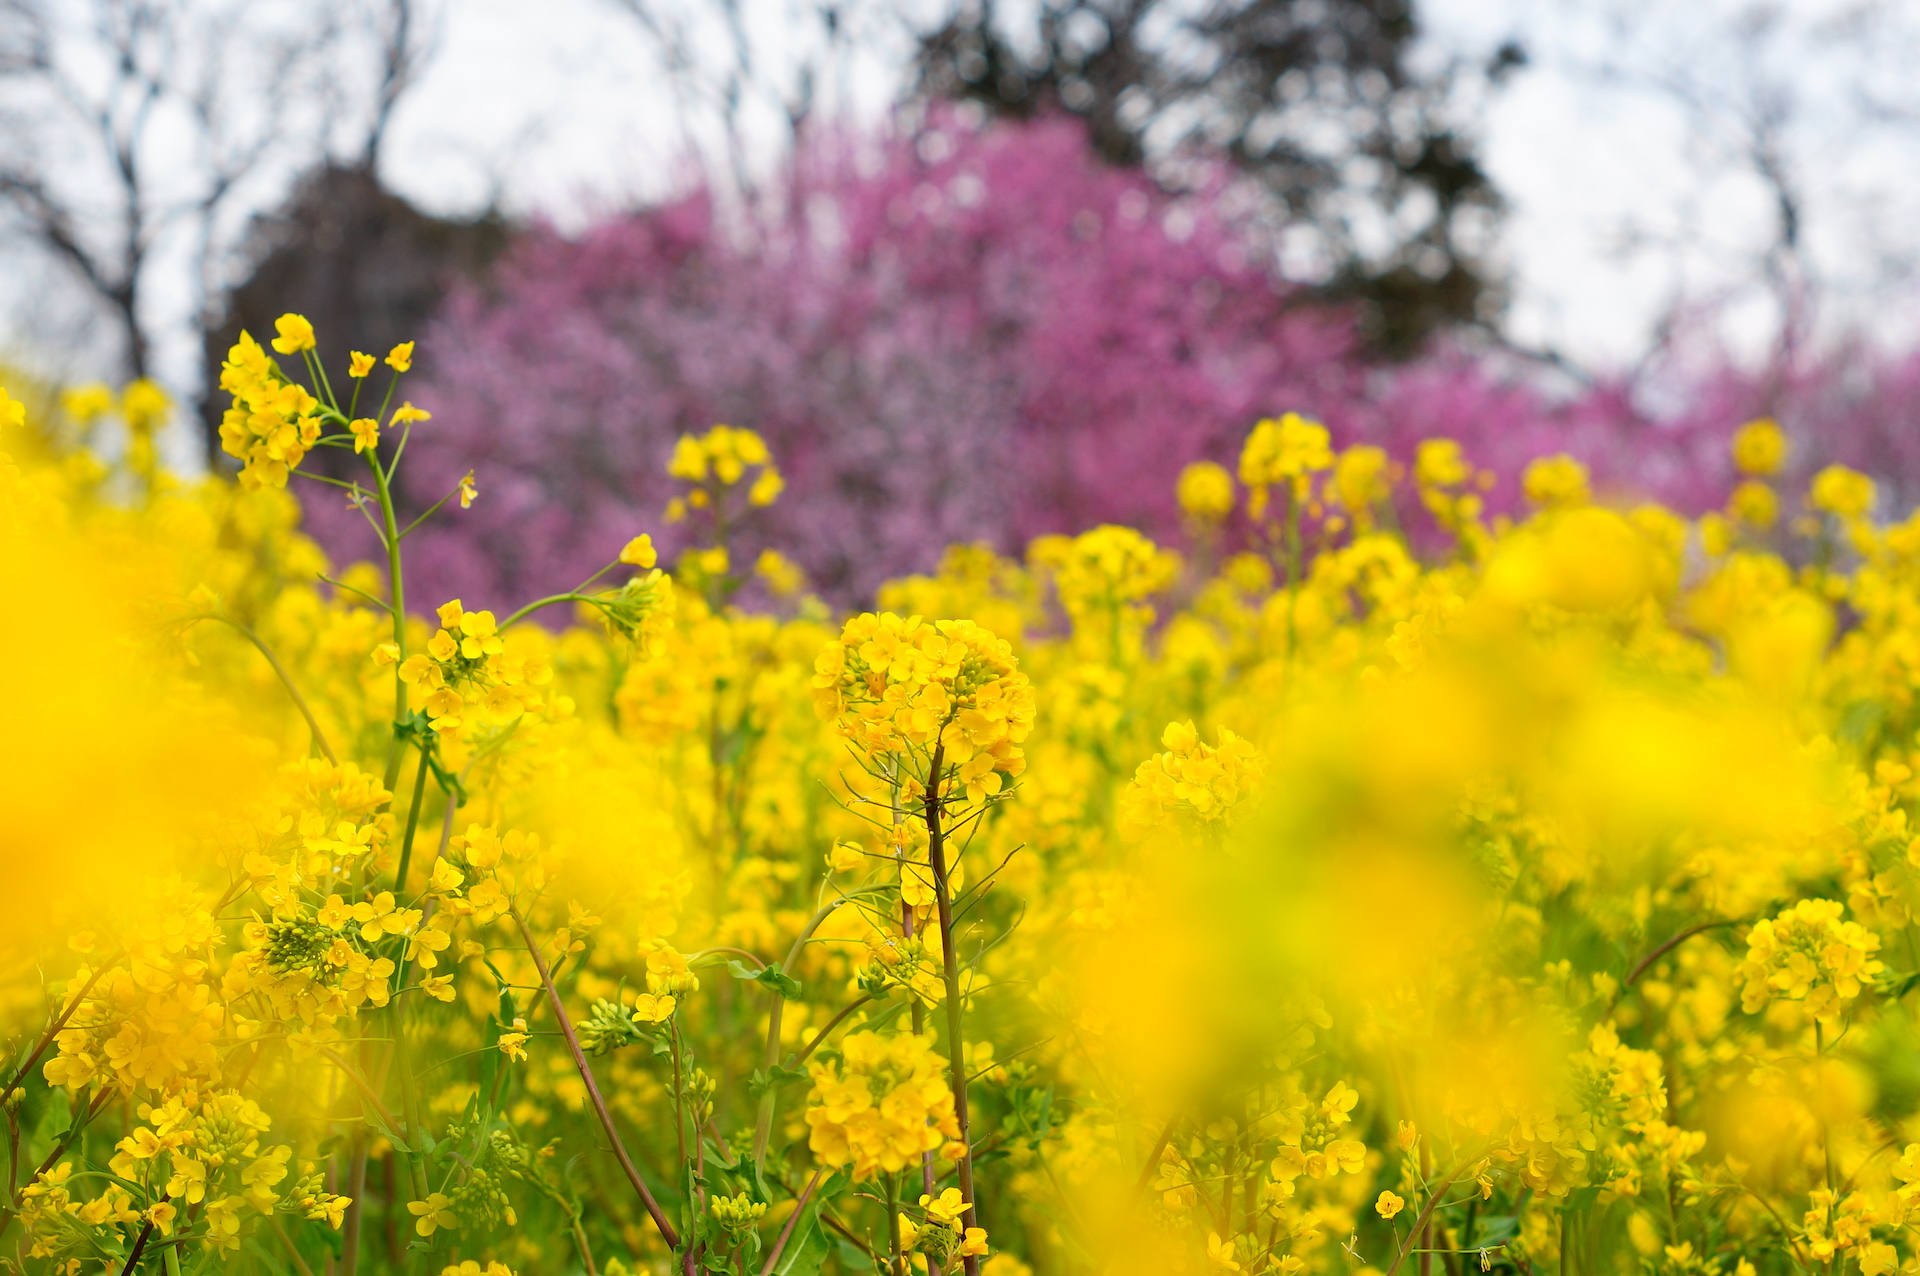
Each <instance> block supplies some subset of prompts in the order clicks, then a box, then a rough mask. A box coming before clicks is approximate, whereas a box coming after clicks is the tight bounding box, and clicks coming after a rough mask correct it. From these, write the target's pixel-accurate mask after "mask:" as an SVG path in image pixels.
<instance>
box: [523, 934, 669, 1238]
mask: <svg viewBox="0 0 1920 1276" xmlns="http://www.w3.org/2000/svg"><path fill="white" fill-rule="evenodd" d="M509 911H510V914H511V916H512V917H513V921H514V924H515V925H516V926H518V927H519V928H520V938H521V939H522V940H523V941H524V942H525V943H526V945H527V952H529V953H530V954H532V956H533V966H534V969H535V970H537V971H539V972H540V985H541V987H543V988H545V989H546V990H547V1004H548V1005H549V1006H551V1007H552V1008H553V1017H554V1018H555V1019H556V1020H558V1021H559V1024H560V1035H561V1036H563V1037H565V1038H566V1040H567V1051H568V1053H570V1054H571V1055H572V1056H573V1066H574V1067H575V1068H576V1069H577V1070H578V1071H579V1073H580V1080H582V1081H583V1082H585V1083H586V1086H587V1099H588V1101H589V1102H590V1103H592V1105H593V1114H594V1115H595V1116H597V1117H599V1118H600V1128H601V1129H602V1130H604V1131H606V1135H607V1142H608V1143H610V1144H612V1145H613V1155H614V1157H615V1159H616V1160H618V1161H619V1162H620V1169H621V1171H622V1172H623V1173H625V1174H626V1176H627V1182H628V1183H629V1184H630V1185H631V1186H632V1187H633V1191H634V1194H635V1195H636V1196H638V1197H639V1198H640V1203H641V1204H642V1205H644V1206H645V1207H646V1210H647V1217H649V1218H651V1219H652V1220H653V1226H654V1228H655V1229H656V1230H658V1231H659V1233H660V1239H661V1240H663V1241H665V1242H666V1243H667V1248H668V1249H676V1250H677V1249H679V1248H680V1233H679V1232H677V1231H675V1230H674V1226H673V1224H672V1223H671V1222H669V1221H668V1219H667V1216H666V1214H665V1213H664V1212H663V1211H662V1210H661V1208H660V1202H658V1201H657V1200H655V1199H654V1196H653V1193H652V1191H650V1190H649V1189H648V1187H647V1183H646V1180H645V1179H643V1178H641V1177H640V1171H639V1170H638V1169H636V1168H635V1167H634V1164H633V1158H632V1157H630V1156H628V1155H627V1145H626V1144H625V1143H623V1142H621V1141H620V1132H619V1131H618V1130H616V1129H615V1128H614V1125H613V1113H611V1112H609V1111H608V1110H607V1101H606V1100H605V1099H603V1098H601V1097H600V1085H599V1083H598V1082H596V1081H595V1080H594V1079H593V1067H592V1065H590V1064H588V1062H587V1055H586V1052H585V1051H583V1050H582V1049H581V1048H580V1038H579V1036H578V1035H577V1034H576V1033H575V1032H574V1030H573V1020H571V1019H569V1018H568V1017H567V1009H566V1007H565V1006H564V1005H562V1004H561V1002H560V990H559V989H557V988H555V987H554V986H553V975H552V974H551V973H550V972H549V971H548V970H547V959H546V958H544V957H542V956H541V955H540V945H539V943H538V942H537V941H536V940H535V939H534V937H533V932H532V931H531V930H529V929H528V928H527V921H526V918H524V917H522V916H521V915H520V910H519V909H517V908H515V909H511V910H509Z"/></svg>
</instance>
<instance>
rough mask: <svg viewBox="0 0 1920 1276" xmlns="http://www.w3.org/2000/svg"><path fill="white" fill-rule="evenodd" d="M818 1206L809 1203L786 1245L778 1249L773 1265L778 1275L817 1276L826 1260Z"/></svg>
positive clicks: (825, 1245) (824, 1238)
mask: <svg viewBox="0 0 1920 1276" xmlns="http://www.w3.org/2000/svg"><path fill="white" fill-rule="evenodd" d="M818 1214H819V1208H818V1207H817V1206H814V1205H809V1206H807V1208H806V1211H805V1213H804V1214H802V1215H801V1218H800V1221H799V1222H798V1223H796V1224H794V1228H793V1235H792V1236H790V1237H788V1238H787V1247H786V1248H785V1249H783V1250H781V1251H780V1261H779V1263H777V1264H776V1265H775V1266H774V1269H773V1270H774V1271H775V1272H777V1273H778V1274H779V1276H819V1271H820V1265H821V1264H822V1263H824V1262H826V1261H827V1253H828V1249H827V1238H826V1237H825V1236H823V1235H821V1233H820V1224H819V1220H818V1217H817V1215H818Z"/></svg>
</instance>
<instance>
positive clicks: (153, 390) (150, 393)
mask: <svg viewBox="0 0 1920 1276" xmlns="http://www.w3.org/2000/svg"><path fill="white" fill-rule="evenodd" d="M172 411H173V400H171V399H169V398H168V397H167V392H166V391H165V390H163V389H162V388H161V387H160V383H159V382H158V381H155V380H153V379H152V378H151V377H141V378H139V379H138V380H136V381H134V382H132V383H131V384H130V385H128V386H127V389H126V392H125V393H124V394H122V395H121V396H120V412H121V415H123V416H125V417H126V418H127V426H128V428H129V429H131V430H132V431H133V432H134V433H135V434H150V433H152V432H153V431H154V430H155V429H156V428H158V427H159V426H160V425H161V424H162V423H163V422H164V421H165V420H166V419H167V414H168V413H170V412H172Z"/></svg>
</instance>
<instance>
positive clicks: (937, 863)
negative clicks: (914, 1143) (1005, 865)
mask: <svg viewBox="0 0 1920 1276" xmlns="http://www.w3.org/2000/svg"><path fill="white" fill-rule="evenodd" d="M945 765H946V749H945V747H944V746H941V745H935V746H934V748H933V757H932V759H931V761H930V763H929V765H928V767H927V789H926V818H927V862H928V863H929V864H931V865H932V866H933V898H934V904H935V907H936V909H937V912H938V916H939V919H940V966H941V971H940V973H941V978H942V981H943V982H944V983H945V985H946V1003H947V1064H948V1066H949V1067H950V1068H951V1069H952V1072H953V1116H954V1120H955V1121H956V1122H958V1124H959V1126H960V1142H961V1143H962V1144H965V1145H966V1151H965V1152H964V1153H963V1154H962V1155H961V1157H960V1158H959V1161H958V1164H957V1168H958V1170H959V1172H960V1197H961V1199H962V1200H964V1201H965V1202H966V1211H965V1213H964V1214H963V1215H962V1217H961V1224H960V1226H961V1229H962V1233H963V1234H964V1232H965V1229H966V1228H969V1227H978V1226H979V1225H980V1223H979V1217H978V1212H977V1210H976V1208H975V1203H974V1199H973V1147H972V1143H971V1141H970V1137H969V1134H968V1131H969V1128H970V1127H969V1125H968V1122H967V1042H966V1037H965V1035H964V1029H963V1026H962V1022H961V1020H962V1017H963V1016H962V1013H961V1008H960V960H959V954H958V953H956V952H955V951H954V943H953V899H952V896H951V893H950V892H949V891H948V889H947V848H946V834H945V831H944V830H943V828H942V826H941V814H942V812H941V796H940V780H941V774H940V773H941V771H942V770H943V769H944V768H945ZM966 1269H967V1276H980V1257H979V1255H977V1254H968V1255H967V1256H966Z"/></svg>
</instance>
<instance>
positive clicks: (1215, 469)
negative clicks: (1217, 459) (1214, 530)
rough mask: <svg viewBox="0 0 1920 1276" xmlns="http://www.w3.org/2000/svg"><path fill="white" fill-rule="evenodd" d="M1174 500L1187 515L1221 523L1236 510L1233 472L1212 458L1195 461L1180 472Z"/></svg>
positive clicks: (1208, 521) (1204, 520)
mask: <svg viewBox="0 0 1920 1276" xmlns="http://www.w3.org/2000/svg"><path fill="white" fill-rule="evenodd" d="M1173 491H1174V499H1175V500H1177V501H1179V503H1180V508H1181V509H1182V510H1183V511H1185V512H1186V515H1187V517H1189V518H1192V519H1195V520H1197V521H1199V522H1202V523H1217V522H1219V521H1220V520H1221V519H1223V518H1225V517H1226V516H1227V515H1228V514H1231V513H1232V512H1233V475H1231V474H1229V473H1227V467H1226V466H1224V465H1218V464H1215V463H1214V462H1212V461H1195V462H1193V463H1192V464H1191V465H1189V466H1187V467H1186V468H1185V469H1184V470H1181V471H1180V477H1179V479H1178V480H1177V481H1176V482H1175V484H1174V489H1173Z"/></svg>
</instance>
